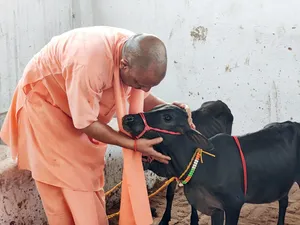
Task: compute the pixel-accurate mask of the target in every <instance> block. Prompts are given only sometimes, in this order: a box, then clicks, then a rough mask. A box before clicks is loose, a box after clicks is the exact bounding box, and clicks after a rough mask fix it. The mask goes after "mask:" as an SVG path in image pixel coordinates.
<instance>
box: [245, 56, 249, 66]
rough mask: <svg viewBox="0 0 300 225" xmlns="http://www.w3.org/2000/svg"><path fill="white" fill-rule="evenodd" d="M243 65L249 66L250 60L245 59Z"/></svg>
mask: <svg viewBox="0 0 300 225" xmlns="http://www.w3.org/2000/svg"><path fill="white" fill-rule="evenodd" d="M244 64H245V65H247V66H249V65H250V58H249V57H247V58H246V59H245V62H244Z"/></svg>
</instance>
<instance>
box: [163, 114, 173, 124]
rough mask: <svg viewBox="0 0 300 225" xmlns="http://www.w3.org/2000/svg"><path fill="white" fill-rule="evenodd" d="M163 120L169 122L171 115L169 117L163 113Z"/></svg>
mask: <svg viewBox="0 0 300 225" xmlns="http://www.w3.org/2000/svg"><path fill="white" fill-rule="evenodd" d="M164 120H165V121H166V122H170V121H171V120H172V117H171V116H170V115H168V114H165V115H164Z"/></svg>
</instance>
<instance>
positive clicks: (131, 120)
mask: <svg viewBox="0 0 300 225" xmlns="http://www.w3.org/2000/svg"><path fill="white" fill-rule="evenodd" d="M133 121H134V117H133V116H127V117H126V119H125V122H127V123H131V122H133Z"/></svg>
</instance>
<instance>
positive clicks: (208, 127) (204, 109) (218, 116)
mask: <svg viewBox="0 0 300 225" xmlns="http://www.w3.org/2000/svg"><path fill="white" fill-rule="evenodd" d="M192 118H193V122H194V124H195V126H196V129H197V130H198V131H199V132H201V133H202V134H203V135H204V136H205V137H208V138H210V137H212V136H214V135H216V134H218V133H226V134H231V131H232V124H233V119H234V117H233V115H232V113H231V110H230V109H229V107H228V106H227V105H226V104H225V103H224V102H222V101H220V100H217V101H207V102H204V103H203V104H202V105H201V106H200V108H198V109H197V110H194V111H192ZM143 166H144V169H145V170H146V169H149V170H151V171H152V169H151V163H146V162H144V163H143ZM153 172H155V171H153ZM168 178H170V177H168ZM176 184H177V182H176V181H174V182H172V183H171V184H170V185H169V186H168V188H167V194H166V199H167V204H166V209H165V212H164V214H163V217H162V219H161V221H160V223H159V225H168V224H169V221H170V220H171V209H172V203H173V199H174V195H175V189H176ZM151 211H152V214H153V215H156V212H155V209H154V208H151ZM198 221H199V217H198V214H197V210H196V209H195V208H194V207H193V206H191V221H190V224H191V225H196V224H198Z"/></svg>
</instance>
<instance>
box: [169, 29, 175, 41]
mask: <svg viewBox="0 0 300 225" xmlns="http://www.w3.org/2000/svg"><path fill="white" fill-rule="evenodd" d="M173 31H174V29H172V30H171V32H170V34H169V40H171V38H172V37H173Z"/></svg>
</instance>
